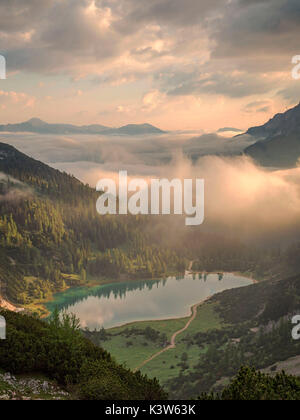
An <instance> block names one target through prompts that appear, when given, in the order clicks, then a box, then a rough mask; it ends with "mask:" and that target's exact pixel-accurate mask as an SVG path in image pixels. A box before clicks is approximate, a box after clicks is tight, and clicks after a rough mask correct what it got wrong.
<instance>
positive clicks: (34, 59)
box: [0, 0, 300, 132]
mask: <svg viewBox="0 0 300 420" xmlns="http://www.w3.org/2000/svg"><path fill="white" fill-rule="evenodd" d="M299 34H300V2H299V0H151V1H150V0H42V1H41V0H0V54H2V55H3V56H4V57H5V58H6V62H7V79H6V80H0V123H1V124H5V123H15V122H21V121H24V120H27V119H29V118H32V117H38V118H41V119H43V120H45V121H47V122H52V123H54V122H57V123H73V124H93V123H97V124H104V125H108V126H121V125H124V124H128V123H145V122H147V123H150V124H153V125H156V126H158V127H160V128H162V129H164V130H204V131H205V132H212V131H216V130H218V129H219V128H223V127H235V128H238V129H241V130H246V129H247V128H248V127H251V126H253V125H259V124H262V123H264V122H266V121H267V120H268V119H269V118H270V117H272V116H273V115H274V114H275V113H277V112H283V111H285V110H286V109H287V108H290V107H291V106H293V105H295V104H297V103H298V102H299V100H300V80H294V79H293V78H292V69H293V64H292V57H293V56H295V55H300V42H299V39H300V38H299Z"/></svg>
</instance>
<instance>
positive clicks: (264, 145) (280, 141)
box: [244, 103, 300, 168]
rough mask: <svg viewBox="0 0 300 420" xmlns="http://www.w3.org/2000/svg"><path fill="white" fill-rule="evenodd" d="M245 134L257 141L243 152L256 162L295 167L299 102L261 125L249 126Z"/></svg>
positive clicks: (299, 141)
mask: <svg viewBox="0 0 300 420" xmlns="http://www.w3.org/2000/svg"><path fill="white" fill-rule="evenodd" d="M246 134H248V135H250V136H252V137H253V138H256V139H257V142H256V143H254V144H253V145H251V146H249V147H247V148H246V149H245V150H244V153H245V154H246V155H248V156H251V157H252V158H253V159H254V160H255V161H256V162H257V163H259V164H261V165H263V166H267V167H278V168H293V167H296V166H297V162H298V159H299V158H300V103H299V104H298V105H297V106H295V107H294V108H291V109H289V110H287V111H286V112H283V113H279V114H276V115H275V116H274V117H273V118H271V119H270V120H269V121H268V122H267V123H265V124H263V125H261V126H257V127H252V128H249V129H248V131H247V132H246Z"/></svg>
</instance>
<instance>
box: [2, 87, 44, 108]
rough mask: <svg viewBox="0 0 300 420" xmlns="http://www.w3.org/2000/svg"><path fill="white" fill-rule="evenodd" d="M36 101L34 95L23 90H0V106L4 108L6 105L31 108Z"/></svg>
mask: <svg viewBox="0 0 300 420" xmlns="http://www.w3.org/2000/svg"><path fill="white" fill-rule="evenodd" d="M35 102H36V98H35V97H34V96H30V95H28V94H26V93H23V92H15V91H9V92H6V91H3V90H0V106H1V107H2V108H3V109H5V108H6V106H8V105H14V106H16V105H17V106H20V107H22V108H33V107H34V105H35Z"/></svg>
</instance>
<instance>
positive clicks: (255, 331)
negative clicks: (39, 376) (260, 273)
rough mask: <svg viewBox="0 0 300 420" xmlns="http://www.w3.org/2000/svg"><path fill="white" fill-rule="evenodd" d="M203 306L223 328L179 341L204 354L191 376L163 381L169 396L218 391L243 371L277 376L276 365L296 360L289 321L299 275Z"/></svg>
mask: <svg viewBox="0 0 300 420" xmlns="http://www.w3.org/2000/svg"><path fill="white" fill-rule="evenodd" d="M208 305H213V306H212V307H213V308H214V311H216V313H217V314H218V316H219V317H220V319H221V320H222V324H223V326H222V328H218V329H211V330H209V331H207V332H196V333H192V334H188V335H187V336H186V337H185V338H184V342H185V343H186V345H187V346H198V348H199V350H201V349H203V350H205V351H204V352H202V351H200V352H199V361H198V363H197V364H195V366H194V367H193V372H189V373H186V372H185V370H183V371H182V374H181V375H180V376H179V377H177V378H175V379H172V380H170V381H169V383H168V384H167V386H166V388H167V389H168V390H170V392H171V395H182V396H183V397H188V396H191V395H194V396H196V395H199V394H201V392H207V391H209V390H210V389H212V388H213V389H214V390H215V391H222V390H223V388H224V386H225V385H226V384H227V383H228V381H229V379H230V378H231V377H233V376H234V375H236V374H237V373H238V371H239V369H240V367H241V366H243V365H244V366H245V365H248V366H254V367H255V368H257V369H265V368H270V370H271V371H273V372H274V373H278V370H277V364H279V362H281V361H286V360H288V359H291V358H297V357H299V354H300V341H299V340H293V338H292V328H293V324H292V323H291V318H292V315H294V314H299V308H300V276H299V275H298V276H295V277H291V278H289V279H283V280H273V281H265V282H261V283H258V284H254V285H252V286H248V287H242V288H239V289H234V290H228V291H224V292H222V293H220V294H218V295H215V296H213V297H212V298H211V299H210V301H209V303H208ZM297 360H298V359H297ZM297 360H295V362H294V365H295V368H296V366H297ZM186 363H189V361H188V360H187V361H186ZM298 363H299V362H298ZM256 379H257V378H256ZM224 395H225V394H224ZM224 398H225V397H224ZM298 398H299V388H298ZM225 399H227V398H225ZM249 399H251V398H250V392H249Z"/></svg>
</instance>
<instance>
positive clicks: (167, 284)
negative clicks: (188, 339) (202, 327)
mask: <svg viewBox="0 0 300 420" xmlns="http://www.w3.org/2000/svg"><path fill="white" fill-rule="evenodd" d="M250 284H252V281H251V280H250V279H248V278H245V277H242V276H238V275H235V274H230V273H225V274H223V275H218V274H208V275H201V274H196V275H192V274H186V275H185V276H182V277H177V278H175V277H169V278H168V279H164V280H151V281H134V282H122V283H114V284H107V285H103V286H96V287H91V288H87V287H79V288H72V289H69V290H67V291H65V292H62V293H57V294H56V295H55V296H54V300H53V301H51V302H49V303H47V304H46V306H47V308H48V309H49V310H50V311H51V312H52V311H53V310H54V308H55V307H58V309H59V310H60V311H66V312H68V313H73V314H75V315H76V316H77V317H78V318H79V319H80V322H81V326H82V327H83V328H85V327H87V328H89V329H95V328H96V329H100V328H101V327H104V328H112V327H116V326H120V325H124V324H127V323H130V322H134V321H146V320H158V319H168V318H179V317H185V316H188V315H190V313H191V306H192V305H194V304H195V303H198V302H201V301H202V300H204V299H206V298H207V297H209V296H212V295H214V294H216V293H219V292H222V291H223V290H227V289H233V288H236V287H243V286H248V285H250Z"/></svg>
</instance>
